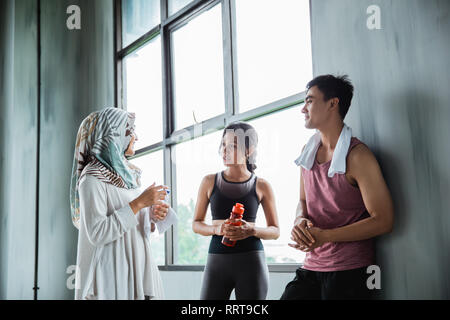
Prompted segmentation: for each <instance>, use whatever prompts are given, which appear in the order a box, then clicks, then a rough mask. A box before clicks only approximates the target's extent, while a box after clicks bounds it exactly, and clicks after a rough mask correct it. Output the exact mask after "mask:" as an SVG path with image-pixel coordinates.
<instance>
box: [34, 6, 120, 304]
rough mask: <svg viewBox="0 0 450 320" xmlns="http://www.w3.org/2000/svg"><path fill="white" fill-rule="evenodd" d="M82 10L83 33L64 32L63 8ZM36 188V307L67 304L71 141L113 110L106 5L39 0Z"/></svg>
mask: <svg viewBox="0 0 450 320" xmlns="http://www.w3.org/2000/svg"><path fill="white" fill-rule="evenodd" d="M72 4H76V5H79V6H80V9H81V30H68V29H67V28H66V19H67V17H68V15H67V14H66V8H67V7H68V6H69V5H72ZM41 12H42V18H41V19H42V25H41V28H42V32H41V34H42V61H41V68H42V70H41V74H42V88H41V104H42V106H41V126H42V129H41V148H40V154H41V156H40V167H39V169H40V181H39V190H40V197H39V275H38V279H39V287H40V290H39V299H73V295H74V292H73V290H69V289H67V287H66V280H67V278H68V276H69V274H66V270H67V268H68V267H69V266H70V265H75V264H76V248H77V239H78V233H77V231H76V229H75V228H74V227H73V225H72V221H71V219H70V206H69V187H70V177H71V171H72V161H73V152H74V146H75V137H76V133H77V130H78V127H79V125H80V123H81V120H82V119H83V118H84V117H86V116H87V115H88V114H89V113H90V112H92V111H94V110H98V109H101V108H104V107H109V106H113V103H114V48H113V1H112V0H95V1H92V0H84V1H73V0H67V1H66V0H64V1H61V0H42V7H41Z"/></svg>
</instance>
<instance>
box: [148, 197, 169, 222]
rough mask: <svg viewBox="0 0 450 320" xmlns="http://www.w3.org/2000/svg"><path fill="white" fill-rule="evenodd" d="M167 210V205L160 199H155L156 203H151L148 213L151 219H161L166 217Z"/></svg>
mask: <svg viewBox="0 0 450 320" xmlns="http://www.w3.org/2000/svg"><path fill="white" fill-rule="evenodd" d="M168 212H169V205H168V204H167V203H165V202H162V201H157V202H156V204H154V205H153V207H152V209H151V211H150V214H151V218H152V220H153V221H155V222H157V221H161V220H164V219H165V218H166V215H167V213H168Z"/></svg>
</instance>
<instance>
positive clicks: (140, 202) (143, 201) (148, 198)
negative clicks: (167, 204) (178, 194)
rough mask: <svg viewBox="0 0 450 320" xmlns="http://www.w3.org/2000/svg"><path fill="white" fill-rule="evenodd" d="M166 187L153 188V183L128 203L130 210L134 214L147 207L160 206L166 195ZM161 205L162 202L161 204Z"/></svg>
mask: <svg viewBox="0 0 450 320" xmlns="http://www.w3.org/2000/svg"><path fill="white" fill-rule="evenodd" d="M166 189H168V187H166V186H162V185H159V186H155V183H153V184H152V185H151V186H150V187H148V188H147V189H145V190H144V192H142V193H141V194H140V196H139V197H137V198H136V199H134V200H133V201H131V202H130V207H131V210H133V212H134V214H136V213H138V212H139V210H141V209H143V208H147V207H151V206H152V205H155V204H158V205H159V204H160V202H161V201H160V200H164V198H165V197H166V195H167V192H166ZM161 203H162V202H161Z"/></svg>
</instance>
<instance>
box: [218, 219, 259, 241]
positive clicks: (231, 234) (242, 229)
mask: <svg viewBox="0 0 450 320" xmlns="http://www.w3.org/2000/svg"><path fill="white" fill-rule="evenodd" d="M234 223H241V225H239V226H235V225H233V224H234ZM220 227H221V229H220V230H221V231H222V234H219V235H224V236H225V237H227V238H229V239H230V240H231V241H237V240H243V239H246V238H248V237H251V236H255V235H256V229H255V226H254V225H252V224H250V223H248V222H247V221H245V220H242V219H240V220H236V219H227V220H225V222H224V223H223V224H222V225H220ZM216 234H217V233H216Z"/></svg>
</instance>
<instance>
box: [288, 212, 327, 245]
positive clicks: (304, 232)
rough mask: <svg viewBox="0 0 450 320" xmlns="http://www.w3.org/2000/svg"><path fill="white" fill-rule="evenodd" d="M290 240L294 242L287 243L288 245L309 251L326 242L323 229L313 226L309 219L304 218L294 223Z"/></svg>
mask: <svg viewBox="0 0 450 320" xmlns="http://www.w3.org/2000/svg"><path fill="white" fill-rule="evenodd" d="M291 240H293V241H295V243H289V244H288V245H289V246H290V247H292V248H295V249H297V250H301V251H303V252H310V251H312V250H314V249H316V248H318V247H321V246H322V245H323V244H325V243H326V242H327V241H326V240H325V234H324V230H323V229H320V228H317V227H314V225H313V223H312V222H311V220H308V219H306V218H301V219H300V222H299V223H297V224H296V225H294V227H293V228H292V232H291Z"/></svg>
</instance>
